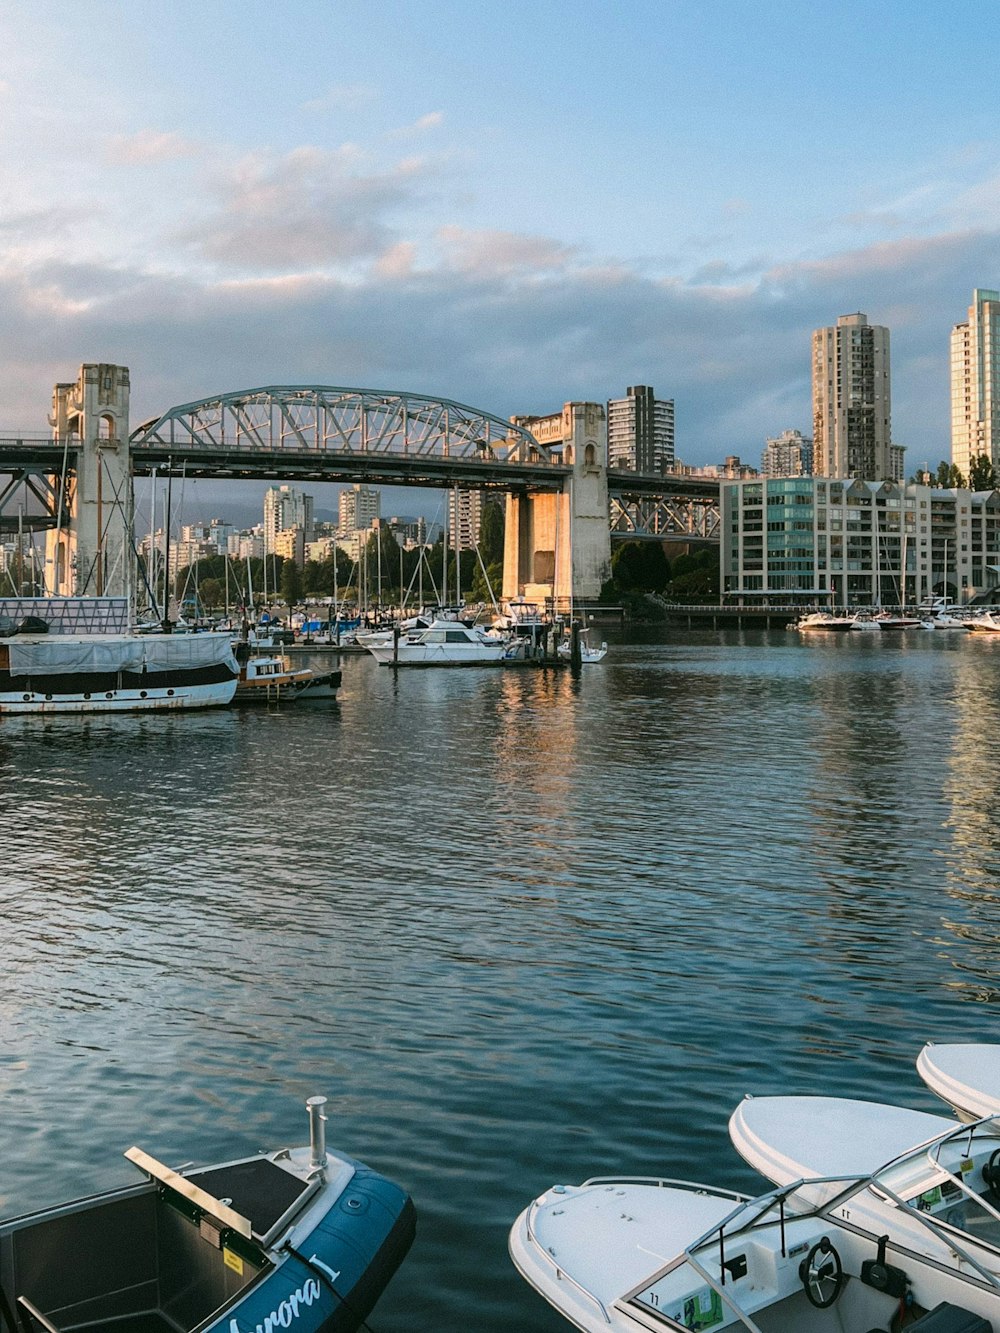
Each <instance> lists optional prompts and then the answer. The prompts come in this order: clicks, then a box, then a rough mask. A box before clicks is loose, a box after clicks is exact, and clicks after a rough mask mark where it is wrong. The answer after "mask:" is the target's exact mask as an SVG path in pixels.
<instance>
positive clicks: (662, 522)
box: [610, 494, 720, 542]
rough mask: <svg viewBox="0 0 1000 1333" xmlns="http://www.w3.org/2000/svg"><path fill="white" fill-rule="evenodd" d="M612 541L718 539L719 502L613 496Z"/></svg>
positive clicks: (686, 497) (699, 498) (694, 498)
mask: <svg viewBox="0 0 1000 1333" xmlns="http://www.w3.org/2000/svg"><path fill="white" fill-rule="evenodd" d="M610 501H611V503H610V509H611V537H612V540H615V539H617V540H619V541H620V540H623V539H631V540H633V541H637V540H665V539H667V538H674V539H678V538H689V539H693V538H697V539H698V540H699V541H712V542H717V541H718V540H719V522H720V520H719V505H718V500H717V499H716V500H714V501H713V500H710V499H708V498H706V497H705V496H704V495H701V496H690V495H634V494H632V495H612V496H611V497H610Z"/></svg>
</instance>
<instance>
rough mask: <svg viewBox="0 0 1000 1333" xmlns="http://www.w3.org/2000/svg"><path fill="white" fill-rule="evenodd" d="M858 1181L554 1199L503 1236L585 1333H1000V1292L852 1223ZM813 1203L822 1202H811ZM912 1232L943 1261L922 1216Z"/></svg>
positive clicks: (671, 1187) (620, 1182) (621, 1189)
mask: <svg viewBox="0 0 1000 1333" xmlns="http://www.w3.org/2000/svg"><path fill="white" fill-rule="evenodd" d="M871 1188H872V1181H871V1179H870V1178H869V1177H868V1176H860V1177H847V1178H844V1177H838V1178H836V1179H822V1180H810V1181H795V1182H792V1183H790V1184H787V1185H783V1186H779V1187H778V1188H777V1189H774V1190H771V1191H769V1192H768V1193H766V1194H763V1195H761V1196H760V1197H758V1198H754V1199H751V1198H748V1197H747V1196H745V1195H740V1194H734V1193H732V1192H731V1191H728V1190H721V1189H717V1188H715V1187H713V1186H710V1185H698V1184H694V1183H690V1182H684V1181H677V1180H665V1179H655V1178H653V1179H637V1178H634V1177H625V1178H616V1177H598V1178H595V1179H592V1180H587V1181H584V1183H583V1184H582V1185H554V1186H553V1187H552V1188H551V1189H549V1190H547V1191H546V1192H545V1193H544V1194H542V1195H541V1196H540V1197H539V1198H537V1199H535V1201H534V1202H533V1203H531V1204H530V1205H529V1206H528V1208H526V1209H525V1210H524V1212H523V1213H521V1215H520V1217H518V1219H517V1221H516V1222H515V1223H514V1226H513V1229H512V1230H511V1233H510V1241H509V1247H510V1254H511V1258H512V1260H513V1262H514V1265H515V1267H516V1268H517V1269H518V1271H519V1272H520V1274H521V1276H522V1277H523V1278H525V1279H526V1280H527V1281H528V1282H529V1283H530V1284H531V1286H533V1287H534V1288H535V1290H536V1291H537V1292H538V1293H539V1294H540V1295H541V1296H542V1297H544V1299H545V1300H547V1301H548V1302H549V1304H550V1305H552V1306H553V1307H554V1308H555V1309H556V1310H557V1311H558V1312H559V1313H560V1314H561V1315H562V1316H563V1317H564V1318H565V1319H566V1320H567V1321H568V1322H569V1323H570V1324H572V1325H573V1326H574V1327H575V1328H577V1329H582V1330H584V1331H585V1333H663V1330H676V1331H678V1333H683V1331H684V1330H723V1329H729V1330H745V1329H750V1330H752V1333H879V1331H880V1330H885V1329H888V1328H892V1329H896V1328H898V1327H899V1326H900V1325H899V1322H898V1321H899V1319H900V1317H901V1314H905V1318H906V1326H907V1328H908V1329H909V1330H911V1333H1000V1290H998V1289H997V1287H996V1285H994V1283H993V1282H992V1281H990V1280H988V1279H980V1277H979V1274H978V1273H977V1272H976V1270H975V1267H974V1265H973V1264H971V1263H970V1264H969V1267H968V1271H967V1272H963V1271H960V1265H961V1263H962V1258H963V1256H964V1253H965V1251H964V1249H963V1248H962V1246H961V1245H959V1246H958V1247H957V1249H956V1252H955V1253H954V1254H953V1253H952V1252H951V1251H947V1259H948V1261H947V1262H944V1263H941V1262H937V1261H936V1260H932V1259H930V1258H928V1257H927V1256H926V1255H925V1254H923V1253H921V1252H920V1250H919V1249H914V1248H913V1247H911V1246H910V1245H909V1243H908V1242H901V1240H900V1235H899V1233H898V1232H897V1230H896V1228H895V1226H894V1222H893V1219H890V1220H889V1221H887V1222H885V1223H884V1225H883V1226H882V1228H881V1230H880V1231H879V1233H878V1235H874V1234H872V1233H871V1232H870V1231H869V1230H868V1229H866V1227H864V1226H863V1225H858V1224H857V1223H856V1222H855V1221H854V1215H855V1207H856V1205H857V1202H858V1201H859V1200H863V1199H864V1198H865V1197H866V1196H867V1194H868V1192H869V1191H870V1190H871ZM818 1200H822V1202H818ZM908 1220H912V1224H913V1227H914V1228H915V1229H916V1231H917V1232H918V1233H920V1232H923V1234H924V1235H925V1236H926V1241H927V1244H926V1248H927V1249H928V1250H933V1251H934V1253H935V1255H938V1254H939V1253H943V1252H945V1250H946V1247H945V1246H944V1245H942V1243H941V1242H940V1241H939V1239H938V1236H937V1232H936V1228H935V1226H934V1223H933V1222H932V1220H931V1218H930V1216H929V1215H928V1214H926V1213H916V1212H915V1213H914V1214H913V1217H912V1219H908Z"/></svg>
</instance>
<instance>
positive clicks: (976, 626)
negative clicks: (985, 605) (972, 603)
mask: <svg viewBox="0 0 1000 1333" xmlns="http://www.w3.org/2000/svg"><path fill="white" fill-rule="evenodd" d="M964 623H965V628H966V629H971V630H975V632H976V633H977V634H980V633H981V634H1000V611H983V612H982V613H981V614H980V615H976V616H970V617H969V618H968V620H966V621H965V622H964Z"/></svg>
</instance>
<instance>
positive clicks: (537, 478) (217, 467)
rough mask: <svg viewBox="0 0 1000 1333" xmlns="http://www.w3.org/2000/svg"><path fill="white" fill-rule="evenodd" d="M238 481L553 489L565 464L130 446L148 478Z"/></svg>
mask: <svg viewBox="0 0 1000 1333" xmlns="http://www.w3.org/2000/svg"><path fill="white" fill-rule="evenodd" d="M154 468H155V469H156V470H157V472H158V473H159V474H160V475H161V476H162V475H164V474H166V473H172V474H173V475H174V476H179V475H180V474H181V473H182V472H183V474H184V475H185V476H187V477H192V478H204V479H205V480H207V481H211V480H240V481H254V480H257V481H268V480H270V481H300V482H302V481H313V482H339V483H353V482H360V483H361V484H367V485H380V486H431V487H450V486H456V485H457V486H460V487H462V488H463V489H466V488H475V489H477V490H478V489H486V490H510V489H511V488H513V487H519V486H530V487H531V488H532V489H534V490H558V489H559V488H560V487H561V486H562V485H563V482H564V479H565V477H566V476H567V475H568V473H569V469H568V468H564V467H556V466H553V465H551V464H537V463H536V464H531V463H516V462H498V461H494V460H492V459H489V458H480V459H476V458H455V457H441V456H434V455H425V456H419V455H418V456H414V455H412V454H409V455H407V454H365V453H357V452H350V451H335V450H332V449H322V450H316V449H291V448H288V447H284V448H276V449H268V450H265V449H255V450H252V451H251V450H244V451H240V450H235V449H219V450H215V449H209V448H206V447H205V446H203V445H199V446H196V447H190V446H189V447H177V446H174V447H172V448H171V447H167V446H164V445H161V444H157V445H142V446H138V447H136V446H134V447H133V449H132V471H133V472H134V474H135V475H136V476H150V475H151V474H152V472H153V469H154Z"/></svg>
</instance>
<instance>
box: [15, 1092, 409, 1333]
mask: <svg viewBox="0 0 1000 1333" xmlns="http://www.w3.org/2000/svg"><path fill="white" fill-rule="evenodd" d="M325 1101H326V1098H325V1097H314V1098H310V1099H309V1102H308V1103H307V1106H308V1108H309V1114H310V1121H311V1123H312V1126H313V1132H312V1135H311V1142H310V1144H309V1146H308V1147H298V1148H290V1149H289V1148H284V1149H279V1150H278V1151H275V1152H270V1153H260V1154H257V1155H255V1156H252V1157H244V1158H242V1159H240V1160H236V1161H232V1160H230V1161H225V1162H221V1163H218V1164H216V1165H213V1166H207V1167H202V1168H198V1169H191V1168H190V1167H184V1168H181V1169H180V1170H176V1171H175V1170H173V1169H171V1168H170V1167H168V1166H165V1165H164V1164H163V1163H162V1162H158V1161H156V1159H155V1158H153V1157H150V1156H149V1155H148V1154H147V1153H144V1152H142V1151H141V1150H140V1149H138V1148H130V1149H129V1150H128V1151H127V1152H126V1154H125V1156H126V1157H127V1158H128V1160H129V1161H130V1162H131V1163H132V1164H133V1165H135V1166H136V1167H138V1168H139V1171H140V1172H141V1173H142V1176H143V1179H142V1180H141V1181H140V1182H138V1183H136V1184H129V1185H118V1186H116V1187H113V1188H111V1189H109V1190H107V1191H106V1192H104V1193H101V1194H97V1195H94V1196H91V1197H90V1198H87V1199H81V1200H79V1201H77V1202H75V1203H67V1204H62V1205H59V1206H57V1207H55V1208H48V1209H46V1210H44V1211H43V1212H36V1213H31V1214H29V1215H28V1216H25V1217H19V1218H14V1219H12V1220H10V1221H5V1222H0V1325H2V1326H3V1328H4V1329H5V1333H14V1330H15V1329H20V1330H21V1333H40V1331H41V1330H45V1333H68V1331H69V1330H74V1331H75V1333H188V1331H191V1333H193V1331H194V1330H197V1331H198V1333H240V1330H246V1331H247V1333H252V1330H255V1329H256V1330H268V1333H278V1330H286V1329H290V1330H292V1333H353V1330H357V1329H359V1328H367V1327H368V1325H367V1324H366V1323H365V1320H366V1319H367V1318H368V1315H369V1313H370V1311H371V1309H372V1307H373V1306H374V1304H375V1302H376V1301H377V1299H378V1297H379V1295H380V1294H381V1292H382V1290H383V1289H384V1287H385V1286H386V1284H387V1283H388V1282H389V1280H390V1278H391V1277H392V1276H393V1274H394V1273H395V1271H396V1269H397V1268H398V1266H399V1264H400V1263H401V1262H402V1260H403V1259H404V1258H405V1256H406V1253H407V1250H408V1249H409V1247H410V1244H411V1242H412V1240H413V1234H414V1210H413V1204H412V1202H411V1201H410V1199H409V1197H408V1196H407V1195H406V1194H405V1193H404V1191H403V1190H401V1189H400V1188H399V1187H398V1186H397V1185H395V1184H393V1183H392V1182H391V1181H389V1180H387V1179H386V1178H385V1177H384V1176H381V1175H379V1174H377V1173H376V1172H375V1171H372V1170H371V1169H370V1168H368V1167H365V1166H363V1165H362V1164H361V1163H360V1162H356V1161H354V1160H352V1159H351V1158H350V1157H346V1156H338V1155H336V1154H334V1153H332V1152H328V1151H327V1149H326V1143H325V1135H324V1133H323V1124H322V1121H323V1115H322V1108H323V1104H324V1103H325ZM15 1312H16V1314H15Z"/></svg>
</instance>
